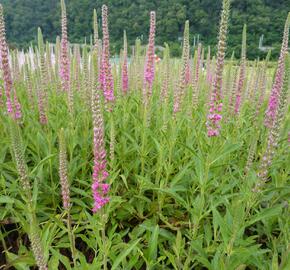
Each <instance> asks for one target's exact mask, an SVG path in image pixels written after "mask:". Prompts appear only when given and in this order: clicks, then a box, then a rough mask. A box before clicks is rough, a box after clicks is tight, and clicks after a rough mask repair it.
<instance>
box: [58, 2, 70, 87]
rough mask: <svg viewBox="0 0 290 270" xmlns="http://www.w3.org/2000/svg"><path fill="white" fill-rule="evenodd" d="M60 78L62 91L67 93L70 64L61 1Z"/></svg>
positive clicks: (64, 15)
mask: <svg viewBox="0 0 290 270" xmlns="http://www.w3.org/2000/svg"><path fill="white" fill-rule="evenodd" d="M60 57H61V59H60V77H61V83H62V90H63V91H69V88H70V62H69V60H70V59H69V47H68V38H67V18H66V7H65V2H64V0H61V55H60Z"/></svg>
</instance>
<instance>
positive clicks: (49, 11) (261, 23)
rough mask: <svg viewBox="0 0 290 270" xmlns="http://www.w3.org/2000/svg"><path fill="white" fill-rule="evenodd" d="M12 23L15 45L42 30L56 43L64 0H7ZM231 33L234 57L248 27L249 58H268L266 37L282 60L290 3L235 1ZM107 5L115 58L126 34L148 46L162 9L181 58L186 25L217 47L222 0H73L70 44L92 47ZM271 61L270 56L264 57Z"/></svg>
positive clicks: (163, 32) (165, 31) (163, 27)
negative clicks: (151, 19)
mask: <svg viewBox="0 0 290 270" xmlns="http://www.w3.org/2000/svg"><path fill="white" fill-rule="evenodd" d="M0 2H1V3H2V4H3V6H4V8H5V14H6V21H7V34H8V40H9V42H10V43H11V44H12V45H14V46H16V45H18V46H27V45H28V44H29V43H30V42H31V41H33V40H35V35H36V33H37V27H38V26H39V27H41V28H42V30H43V33H44V37H45V38H46V39H48V40H49V41H51V42H53V41H55V38H56V36H57V35H59V34H60V9H59V8H60V4H59V1H58V0H49V1H47V0H1V1H0ZM232 2H233V3H232V8H231V24H230V29H229V37H230V38H229V50H228V55H229V56H230V55H231V53H232V51H233V50H235V52H236V55H239V53H240V44H241V32H242V27H243V24H244V23H247V24H248V46H249V52H248V57H249V58H250V59H253V58H255V57H257V56H259V55H260V56H261V57H262V56H263V55H264V53H263V52H261V51H259V50H258V44H259V38H260V36H261V35H263V34H264V44H266V45H268V46H274V47H275V48H276V50H274V51H273V53H272V56H274V57H277V55H278V51H279V50H278V49H279V43H280V41H281V40H280V37H281V33H282V31H283V23H284V20H285V18H286V16H287V12H288V9H289V1H288V0H275V1H273V0H233V1H232ZM103 3H105V4H107V5H108V7H109V10H110V15H109V22H110V34H111V44H112V50H113V52H114V53H119V50H120V48H121V45H122V42H121V38H122V36H123V30H124V29H125V30H126V31H127V35H128V41H129V44H130V45H133V44H134V40H135V39H136V38H137V37H138V36H139V37H141V39H142V40H143V43H146V40H147V32H148V27H149V26H148V21H147V18H148V14H149V12H150V10H156V14H157V40H156V44H157V45H161V46H163V43H164V42H168V43H169V44H170V45H171V53H172V54H173V55H179V54H180V52H181V48H180V42H181V41H180V40H179V38H180V37H182V32H183V24H184V21H185V20H186V19H188V20H189V21H190V37H191V41H193V37H194V36H196V37H197V35H200V40H201V41H202V42H203V43H204V45H205V46H207V45H212V46H214V45H215V44H216V37H217V34H216V33H217V27H218V20H219V12H220V7H221V0H215V1H212V0H202V1H200V0H180V1H175V0H158V1H156V0H137V1H131V0H107V1H103V0H102V1H96V0H82V1H78V0H70V1H67V9H68V21H69V40H70V42H72V43H75V42H84V40H85V37H86V38H87V42H89V39H90V35H91V34H92V12H91V11H92V10H93V8H96V9H97V11H98V14H100V10H101V5H102V4H103ZM264 56H265V55H264Z"/></svg>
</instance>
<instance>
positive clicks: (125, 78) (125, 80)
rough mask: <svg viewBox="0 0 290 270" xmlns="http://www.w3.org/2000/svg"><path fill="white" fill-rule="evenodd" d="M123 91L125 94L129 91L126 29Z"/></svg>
mask: <svg viewBox="0 0 290 270" xmlns="http://www.w3.org/2000/svg"><path fill="white" fill-rule="evenodd" d="M122 91H123V93H124V94H126V93H127V91H128V64H127V36H126V31H124V49H123V65H122Z"/></svg>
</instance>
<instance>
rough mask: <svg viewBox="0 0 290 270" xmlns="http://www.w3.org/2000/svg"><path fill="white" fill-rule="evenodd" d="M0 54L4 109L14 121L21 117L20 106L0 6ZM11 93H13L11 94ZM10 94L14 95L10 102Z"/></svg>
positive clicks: (0, 7)
mask: <svg viewBox="0 0 290 270" xmlns="http://www.w3.org/2000/svg"><path fill="white" fill-rule="evenodd" d="M0 50H1V51H0V52H1V53H0V54H1V69H2V71H3V79H4V89H5V95H6V107H7V112H8V114H10V115H13V113H14V118H15V119H20V118H21V117H22V113H21V105H20V103H19V101H18V99H17V94H16V89H15V88H14V87H13V81H12V75H11V69H10V65H9V56H8V54H9V52H8V46H7V43H6V34H5V22H4V16H3V7H2V5H1V4H0ZM12 91H13V93H12ZM12 94H13V95H14V98H13V101H12Z"/></svg>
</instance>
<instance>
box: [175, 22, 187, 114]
mask: <svg viewBox="0 0 290 270" xmlns="http://www.w3.org/2000/svg"><path fill="white" fill-rule="evenodd" d="M188 62H189V21H186V22H185V26H184V35H183V50H182V67H181V72H180V77H179V84H178V85H177V87H176V88H175V92H174V103H173V113H174V115H175V114H176V113H177V112H179V111H180V105H181V101H182V98H183V96H184V89H185V87H186V84H187V78H186V72H187V68H188Z"/></svg>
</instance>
